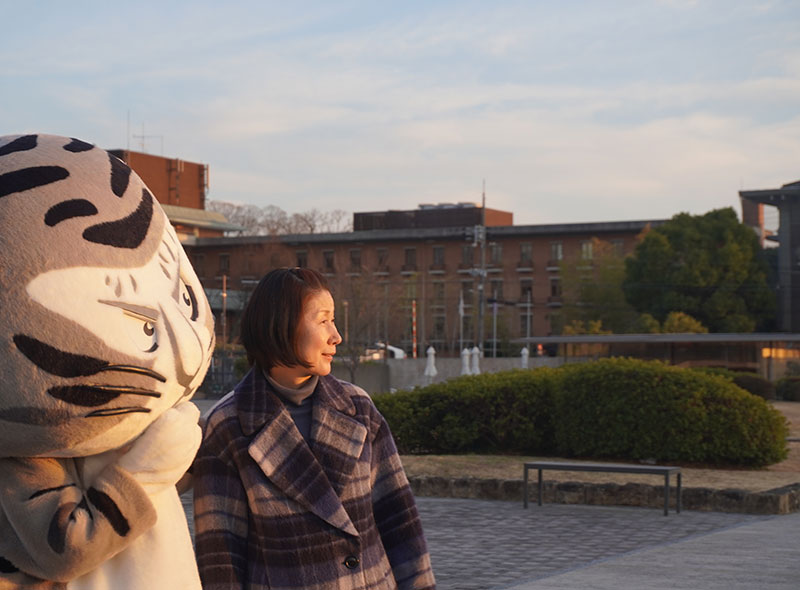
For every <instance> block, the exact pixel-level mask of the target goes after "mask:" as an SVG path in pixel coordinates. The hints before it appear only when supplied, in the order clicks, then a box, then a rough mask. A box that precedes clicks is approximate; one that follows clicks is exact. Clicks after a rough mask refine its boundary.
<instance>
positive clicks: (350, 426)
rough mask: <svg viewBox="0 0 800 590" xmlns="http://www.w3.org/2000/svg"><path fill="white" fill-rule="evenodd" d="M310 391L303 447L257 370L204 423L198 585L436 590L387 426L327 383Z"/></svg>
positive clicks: (356, 394) (347, 390) (348, 391)
mask: <svg viewBox="0 0 800 590" xmlns="http://www.w3.org/2000/svg"><path fill="white" fill-rule="evenodd" d="M314 395H315V400H314V406H313V413H312V426H311V440H309V441H308V443H306V441H305V440H304V439H303V437H302V436H301V435H300V432H299V431H298V430H297V427H296V426H295V424H294V421H293V420H292V418H291V416H290V415H289V412H288V411H287V410H286V408H285V407H284V406H283V403H282V402H281V401H280V399H279V397H278V395H277V394H276V393H275V392H274V391H273V390H272V388H271V387H270V385H269V384H268V382H267V380H266V379H265V378H264V376H263V374H262V373H261V371H260V370H251V371H250V372H249V373H248V374H247V375H246V376H245V378H244V379H243V380H242V381H241V383H239V385H237V386H236V388H235V390H234V395H233V396H230V397H229V398H228V399H226V400H224V401H223V402H222V403H221V404H220V405H219V406H218V407H217V408H215V409H214V411H213V412H212V413H211V415H210V416H209V417H208V421H207V423H206V427H205V433H204V437H203V438H204V441H203V444H202V446H201V448H200V452H199V453H198V456H197V459H196V462H195V466H194V478H195V488H194V509H195V535H196V551H197V562H198V566H199V569H200V577H201V579H202V581H203V588H204V589H205V590H214V589H218V588H225V589H229V588H249V589H262V588H272V589H281V590H284V589H285V590H292V589H300V588H302V589H305V590H328V589H337V590H349V589H353V590H355V589H359V590H360V589H364V590H372V589H375V590H384V589H386V590H391V589H394V588H401V589H406V588H408V589H412V588H413V589H428V588H435V582H434V577H433V572H432V570H431V565H430V557H429V555H428V551H427V548H426V544H425V538H424V536H423V533H422V526H421V523H420V519H419V515H418V513H417V509H416V506H415V503H414V498H413V496H412V493H411V489H410V487H409V485H408V480H407V479H406V476H405V473H404V471H403V467H402V465H401V463H400V458H399V456H398V454H397V449H396V448H395V445H394V440H393V439H392V436H391V433H390V432H389V427H388V425H387V424H386V421H385V420H384V419H383V417H382V416H381V415H380V414H379V413H378V410H377V409H376V408H375V406H374V404H373V403H372V400H371V399H370V398H369V396H368V395H367V394H366V393H365V392H364V391H363V390H361V389H360V388H358V387H356V386H354V385H351V384H350V383H346V382H344V381H339V380H338V379H336V378H334V377H332V376H326V377H321V378H320V380H319V383H318V385H317V389H316V390H315V393H314Z"/></svg>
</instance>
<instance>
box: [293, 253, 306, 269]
mask: <svg viewBox="0 0 800 590" xmlns="http://www.w3.org/2000/svg"><path fill="white" fill-rule="evenodd" d="M294 254H295V260H296V262H297V266H299V267H300V268H306V267H308V251H306V250H297V251H296V252H295V253H294Z"/></svg>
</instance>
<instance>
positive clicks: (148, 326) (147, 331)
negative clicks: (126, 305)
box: [123, 313, 158, 352]
mask: <svg viewBox="0 0 800 590" xmlns="http://www.w3.org/2000/svg"><path fill="white" fill-rule="evenodd" d="M123 317H124V320H123V321H124V323H125V331H126V333H127V334H128V338H130V339H131V342H133V345H134V346H135V347H136V348H137V349H138V350H141V351H142V352H155V350H156V349H157V348H158V331H157V330H156V324H155V322H153V321H151V320H147V319H144V318H142V317H140V316H137V315H130V314H127V313H126V314H123Z"/></svg>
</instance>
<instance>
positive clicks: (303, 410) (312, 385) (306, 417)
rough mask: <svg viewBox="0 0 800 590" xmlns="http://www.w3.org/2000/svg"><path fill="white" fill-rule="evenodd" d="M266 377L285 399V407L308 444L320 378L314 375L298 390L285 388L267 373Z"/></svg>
mask: <svg viewBox="0 0 800 590" xmlns="http://www.w3.org/2000/svg"><path fill="white" fill-rule="evenodd" d="M264 376H265V377H266V378H267V381H268V382H269V384H270V385H271V386H272V388H273V389H274V390H275V392H276V393H277V394H278V395H279V396H280V397H281V399H283V400H284V402H288V403H285V404H284V405H285V406H286V409H287V410H289V414H290V415H291V416H292V420H294V423H295V425H296V426H297V430H299V431H300V434H302V435H303V438H304V439H306V442H308V441H309V439H310V438H311V410H312V408H313V405H314V396H313V394H314V390H315V389H316V388H317V382H318V381H319V376H317V375H312V376H311V378H310V379H309V380H308V381H306V382H305V383H304V384H303V385H302V386H301V387H299V388H298V389H291V388H289V387H284V386H283V385H281V384H280V383H278V382H277V381H275V379H273V378H272V377H270V376H269V374H268V373H267V372H266V371H265V372H264Z"/></svg>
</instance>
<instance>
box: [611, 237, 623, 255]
mask: <svg viewBox="0 0 800 590" xmlns="http://www.w3.org/2000/svg"><path fill="white" fill-rule="evenodd" d="M611 251H612V252H613V253H614V256H617V257H619V258H622V257H623V256H625V240H611Z"/></svg>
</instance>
